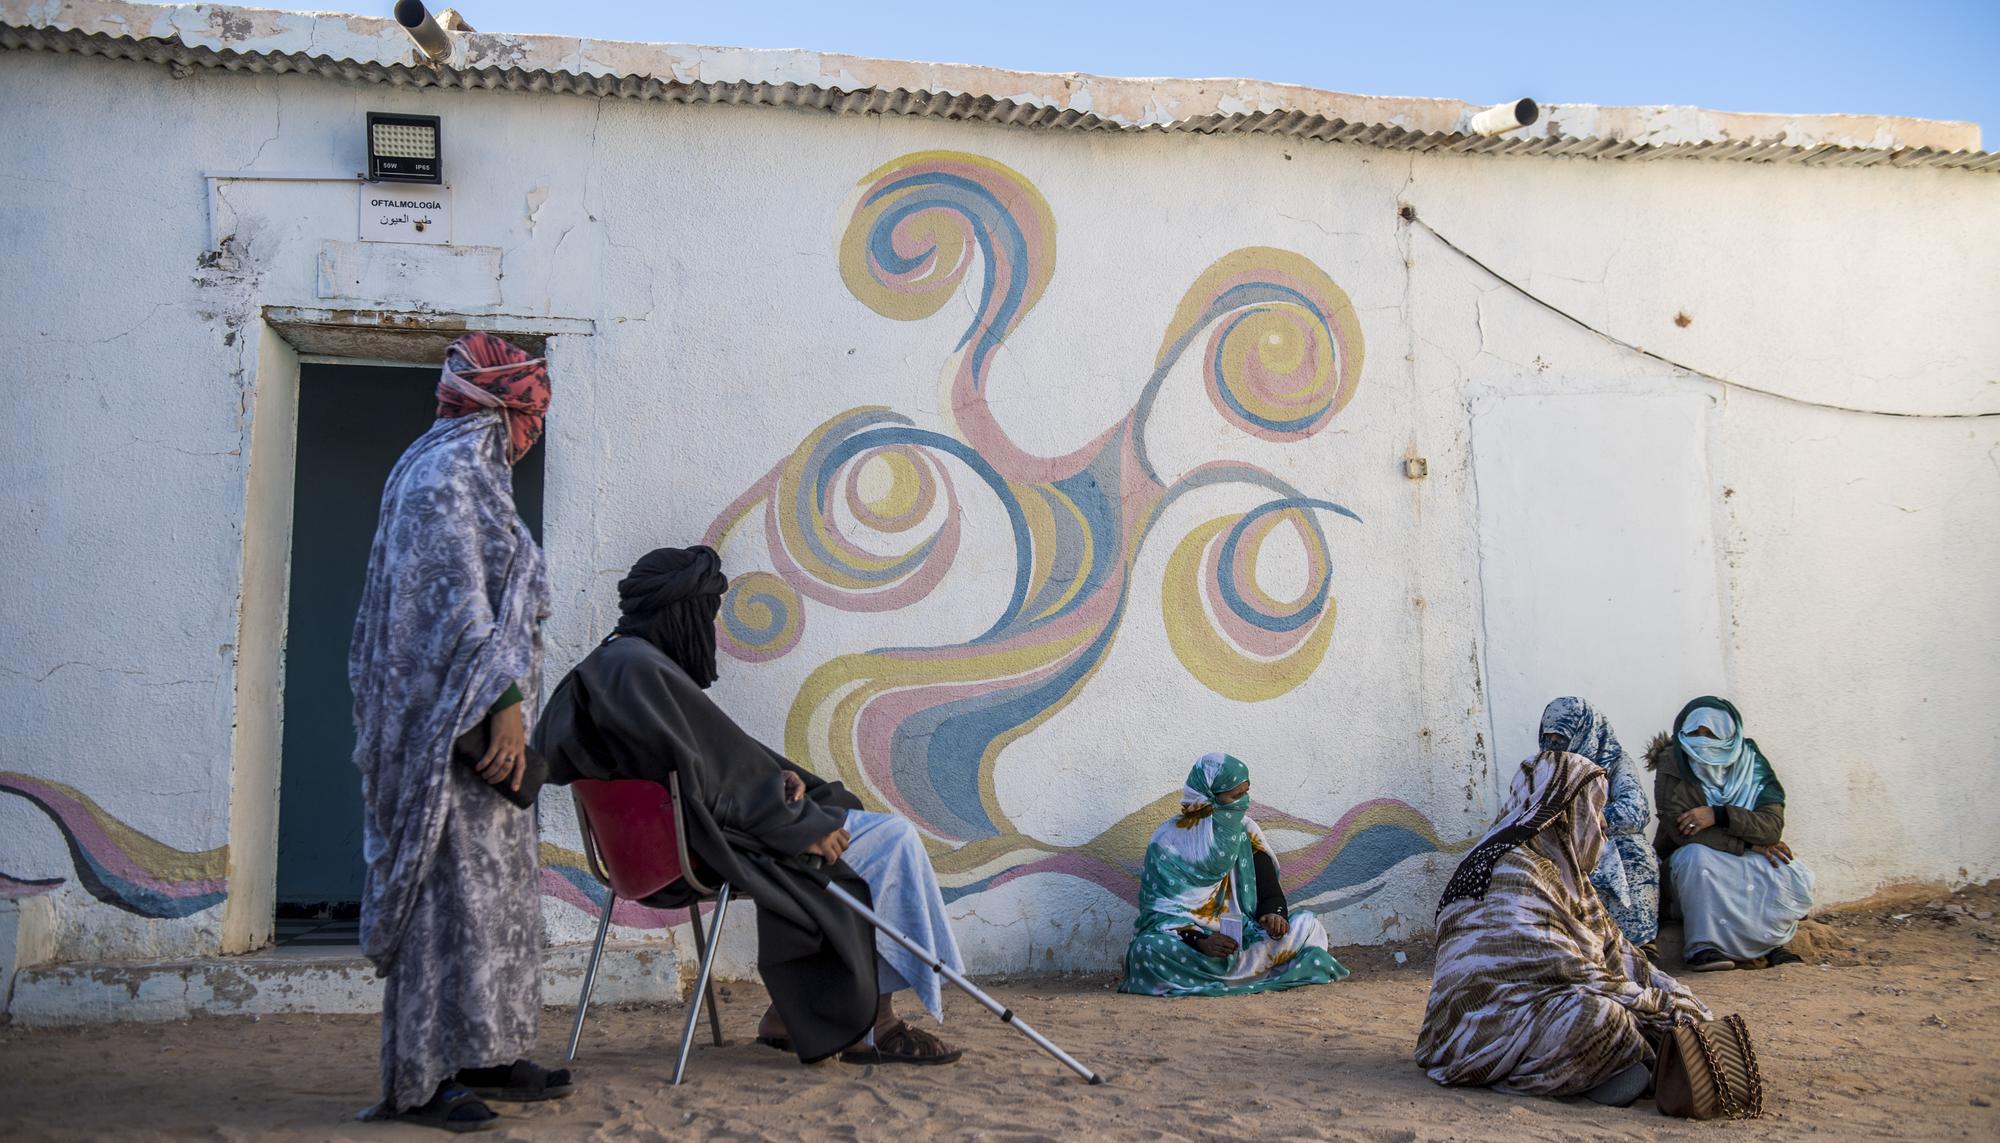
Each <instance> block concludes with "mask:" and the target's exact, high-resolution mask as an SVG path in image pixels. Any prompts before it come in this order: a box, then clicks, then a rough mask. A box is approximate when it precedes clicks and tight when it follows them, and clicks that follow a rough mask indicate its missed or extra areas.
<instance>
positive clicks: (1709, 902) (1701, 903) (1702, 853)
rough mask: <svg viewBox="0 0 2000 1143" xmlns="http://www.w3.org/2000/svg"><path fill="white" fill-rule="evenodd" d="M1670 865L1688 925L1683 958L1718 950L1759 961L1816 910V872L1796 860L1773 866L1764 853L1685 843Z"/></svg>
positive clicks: (1675, 852)
mask: <svg viewBox="0 0 2000 1143" xmlns="http://www.w3.org/2000/svg"><path fill="white" fill-rule="evenodd" d="M1670 865H1671V866H1672V868H1673V871H1674V893H1675V894H1677V895H1678V896H1679V897H1680V902H1681V917H1682V919H1683V921H1685V923H1686V926H1687V945H1686V950H1685V953H1684V954H1683V955H1685V954H1686V953H1694V952H1698V951H1700V950H1702V949H1714V950H1715V951H1717V952H1719V953H1721V954H1722V955H1723V956H1726V957H1728V958H1729V959H1730V960H1756V959H1757V958H1758V957H1760V956H1763V955H1764V954H1766V953H1768V952H1771V951H1772V950H1774V949H1778V948H1781V947H1783V946H1784V945H1785V943H1786V942H1788V941H1790V940H1791V939H1792V937H1793V936H1795V935H1797V933H1798V931H1799V922H1800V921H1802V920H1804V919H1805V916H1806V914H1807V913H1808V912H1810V911H1811V910H1812V903H1813V882H1814V878H1813V874H1812V870H1810V869H1807V868H1806V867H1805V866H1803V865H1801V864H1799V863H1798V862H1797V861H1793V862H1791V863H1790V864H1784V863H1780V864H1777V865H1773V864H1771V859H1770V858H1767V857H1765V856H1764V855H1763V854H1761V853H1755V852H1750V853H1745V854H1742V855H1741V856H1738V855H1736V854H1732V853H1724V852H1722V851H1721V850H1719V849H1712V848H1710V847H1708V846H1706V845H1684V846H1681V847H1680V848H1679V849H1676V850H1674V853H1673V858H1672V860H1671V862H1670Z"/></svg>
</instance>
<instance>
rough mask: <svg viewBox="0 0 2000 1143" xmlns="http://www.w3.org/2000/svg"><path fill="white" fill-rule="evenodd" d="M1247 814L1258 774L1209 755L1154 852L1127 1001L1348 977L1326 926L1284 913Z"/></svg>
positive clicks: (1124, 987)
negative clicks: (1332, 950) (1335, 955)
mask: <svg viewBox="0 0 2000 1143" xmlns="http://www.w3.org/2000/svg"><path fill="white" fill-rule="evenodd" d="M1249 809H1250V768H1249V767H1247V766H1245V765H1244V764H1243V763H1242V762H1241V761H1240V760H1238V759H1236V758H1234V757H1232V756H1230V755H1228V754H1220V753H1217V754H1209V755H1206V756H1204V757H1203V758H1202V759H1201V761H1199V762H1196V763H1195V764H1194V769H1192V770H1190V771H1188V777H1187V787H1186V788H1185V789H1184V790H1182V791H1181V812H1180V814H1179V815H1178V816H1176V817H1175V818H1173V819H1172V820H1171V821H1168V822H1166V823H1165V824H1163V825H1161V826H1160V828H1159V829H1158V830H1156V831H1155V832H1154V834H1153V841H1152V844H1151V845H1149V846H1147V847H1146V870H1145V873H1144V874H1143V875H1142V876H1141V877H1140V879H1139V920H1138V924H1137V926H1136V928H1135V931H1134V933H1133V937H1132V947H1131V948H1130V949H1128V950H1127V951H1126V953H1125V980H1124V983H1122V984H1121V985H1119V991H1121V992H1134V993H1139V994H1141V995H1145V996H1243V995H1247V994H1249V993H1252V992H1271V991H1275V990H1277V989H1282V988H1297V987H1298V986H1300V985H1303V984H1330V983H1332V982H1333V981H1336V980H1339V979H1340V978H1342V977H1344V976H1346V975H1347V969H1346V968H1344V967H1342V966H1341V963H1340V962H1339V961H1337V960H1335V959H1333V954H1332V953H1330V952H1328V951H1327V939H1326V927H1325V926H1324V925H1322V924H1320V922H1319V918H1318V917H1315V916H1313V915H1312V914H1311V913H1308V912H1304V911H1301V912H1297V913H1294V912H1292V911H1291V909H1290V908H1289V907H1288V906H1287V905H1286V903H1285V894H1284V890H1283V888H1282V887H1281V886H1280V885H1279V883H1278V865H1277V862H1276V861H1275V860H1274V859H1273V858H1272V857H1271V854H1270V851H1269V850H1268V849H1267V848H1265V845H1264V831H1263V830H1261V829H1259V828H1257V823H1256V822H1254V821H1252V820H1250V816H1249Z"/></svg>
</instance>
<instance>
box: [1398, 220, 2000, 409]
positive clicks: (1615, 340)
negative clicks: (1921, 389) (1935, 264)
mask: <svg viewBox="0 0 2000 1143" xmlns="http://www.w3.org/2000/svg"><path fill="white" fill-rule="evenodd" d="M1399 213H1400V214H1401V216H1402V218H1403V219H1404V221H1406V222H1409V223H1412V224H1414V225H1416V226H1420V227H1422V228H1423V230H1424V232H1425V233H1426V234H1429V235H1430V236H1431V237H1432V238H1435V239H1437V240H1438V241H1439V242H1442V243H1443V244H1444V245H1445V247H1446V248H1447V249H1449V250H1450V251H1451V252H1452V253H1454V254H1456V255H1458V256H1459V257H1461V258H1463V259H1465V260H1466V261H1467V262H1470V263H1472V264H1473V265H1474V266H1477V267H1479V268H1480V269H1481V270H1483V271H1485V272H1486V275H1487V276H1488V277H1490V278H1492V279H1493V280H1494V281H1496V282H1498V283H1500V284H1501V285H1503V286H1505V287H1507V288H1508V289H1510V290H1512V291H1514V292H1515V293H1517V294H1519V295H1521V296H1522V297H1524V298H1526V299H1528V300H1529V301H1531V302H1533V303H1535V304H1536V305H1538V306H1540V307H1542V308H1543V309H1545V310H1547V311H1549V312H1550V313H1552V314H1555V315H1556V316H1557V317H1560V318H1563V319H1564V320H1566V321H1568V322H1570V323H1571V324H1573V325H1576V326H1578V327H1580V328H1582V329H1585V330H1588V331H1589V332H1591V333H1593V334H1596V335H1597V336H1598V337H1601V338H1603V339H1604V340H1606V341H1608V342H1610V343H1612V344H1613V345H1617V346H1622V347H1624V348H1626V349H1629V350H1631V351H1632V352H1634V353H1637V354H1639V355H1640V356H1642V357H1650V358H1652V359H1653V360H1654V361H1657V362H1659V363H1660V364H1662V365H1668V366H1671V367H1673V368H1675V369H1678V370H1680V371H1681V372H1683V373H1688V374H1691V375H1693V376H1696V377H1699V378H1701V379H1702V380H1704V381H1713V382H1715V383H1716V384H1717V385H1723V386H1726V387H1728V388H1732V389H1742V390H1744V391H1745V392H1749V393H1756V394H1759V395H1760V396H1765V397H1774V398H1776V399H1778V400H1780V401H1789V402H1791V403H1792V404H1794V405H1806V406H1809V407H1811V408H1815V409H1832V410H1834V411H1835V412H1841V413H1865V414H1867V415H1870V416H1876V417H1909V418H1912V419H1916V420H1976V419H1979V418H1982V417H2000V409H1995V410H1992V411H1990V412H1983V413H1905V412H1898V411H1896V410H1894V409H1863V408H1858V407H1856V406H1853V405H1836V404H1832V403H1831V402H1827V401H1813V400H1809V399H1807V398H1805V397H1794V396H1792V395H1791V394H1789V393H1779V392H1776V391H1774V390H1770V389H1760V388H1758V387H1757V386H1755V385H1746V384H1744V383H1743V382H1741V381H1732V380H1730V379H1729V378H1727V377H1718V376H1716V375H1715V374H1713V373H1706V372H1703V371H1702V370H1700V369H1696V368H1694V367H1692V366H1689V365H1683V364H1681V363H1680V362H1678V361H1675V360H1674V359H1673V358H1671V357H1664V356H1662V355H1660V354H1658V353H1655V352H1653V351H1652V350H1650V349H1646V348H1644V347H1643V346H1638V345H1634V344H1632V343H1631V342H1629V341H1626V340H1625V339H1624V338H1621V337H1617V336H1614V335H1612V334H1609V333H1606V332H1604V331H1603V330H1601V329H1598V328H1597V327H1596V326H1593V325H1591V324H1590V323H1589V322H1587V321H1584V320H1583V319H1582V318H1579V317H1577V316H1576V315H1575V314H1572V313H1570V312H1569V311H1567V310H1565V309H1563V308H1561V307H1560V306H1557V305H1555V304H1553V303H1551V302H1549V301H1546V300H1544V299H1543V298H1541V297H1538V296H1537V295H1535V294H1533V293H1531V292H1529V291H1528V289H1527V288H1526V287H1524V286H1522V285H1520V284H1519V283H1517V282H1515V281H1513V280H1511V279H1509V278H1508V277H1507V276H1506V275H1504V274H1501V273H1500V272H1499V271H1498V270H1495V269H1494V268H1493V267H1491V266H1488V265H1487V264H1486V263H1484V262H1482V261H1480V260H1479V259H1478V258H1477V257H1475V256H1473V255H1472V254H1470V253H1468V252H1467V251H1466V250H1465V248H1464V247H1462V246H1460V245H1459V244H1458V243H1456V242H1453V241H1452V240H1451V239H1449V238H1446V237H1445V236H1444V235H1442V234H1439V233H1438V232H1437V231H1436V230H1435V229H1433V228H1432V227H1431V225H1430V224H1429V223H1427V222H1425V221H1423V220H1422V219H1421V218H1418V217H1417V212H1416V210H1415V208H1414V207H1411V206H1407V205H1406V206H1404V207H1403V208H1402V210H1401V211H1400V212H1399Z"/></svg>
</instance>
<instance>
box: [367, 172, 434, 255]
mask: <svg viewBox="0 0 2000 1143" xmlns="http://www.w3.org/2000/svg"><path fill="white" fill-rule="evenodd" d="M359 234H360V238H361V241H363V242H424V243H429V244H431V245H435V246H445V245H449V244H450V243H451V188H450V187H446V186H411V185H408V184H399V183H362V184H361V225H360V228H359Z"/></svg>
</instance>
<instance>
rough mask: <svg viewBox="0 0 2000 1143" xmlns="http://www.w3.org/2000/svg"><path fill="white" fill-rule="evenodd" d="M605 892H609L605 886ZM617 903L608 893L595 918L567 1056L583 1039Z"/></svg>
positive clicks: (615, 898) (572, 1052)
mask: <svg viewBox="0 0 2000 1143" xmlns="http://www.w3.org/2000/svg"><path fill="white" fill-rule="evenodd" d="M605 892H607V893H610V890H609V889H608V888H607V889H606V890H605ZM617 904H618V894H616V893H610V896H608V897H606V898H605V899H604V915H603V916H602V917H599V918H598V919H597V940H596V941H594V942H592V943H591V946H590V964H589V966H588V967H586V968H585V969H584V970H583V994H582V995H580V996H578V997H577V998H576V1026H575V1027H573V1028H571V1029H570V1030H569V1058H570V1059H572V1060H573V1059H575V1058H576V1046H577V1044H578V1043H579V1042H580V1041H581V1040H582V1039H583V1014H584V1013H585V1012H588V1011H590V990H591V989H592V988H595V987H596V986H597V965H598V962H600V961H602V960H603V959H604V938H605V937H606V936H608V935H609V934H610V932H611V910H612V909H613V908H615V907H616V906H617Z"/></svg>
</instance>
